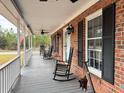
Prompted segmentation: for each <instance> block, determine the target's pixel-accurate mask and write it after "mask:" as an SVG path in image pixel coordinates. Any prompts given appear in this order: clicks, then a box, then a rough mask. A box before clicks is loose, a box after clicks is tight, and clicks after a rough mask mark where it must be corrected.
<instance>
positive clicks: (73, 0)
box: [70, 0, 78, 3]
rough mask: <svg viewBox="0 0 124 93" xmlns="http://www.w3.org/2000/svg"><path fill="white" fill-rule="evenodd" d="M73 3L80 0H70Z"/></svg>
mask: <svg viewBox="0 0 124 93" xmlns="http://www.w3.org/2000/svg"><path fill="white" fill-rule="evenodd" d="M70 1H71V2H72V3H75V2H76V1H78V0H70Z"/></svg>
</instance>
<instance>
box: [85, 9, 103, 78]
mask: <svg viewBox="0 0 124 93" xmlns="http://www.w3.org/2000/svg"><path fill="white" fill-rule="evenodd" d="M86 22H87V23H86V25H87V26H86V29H87V37H86V42H87V50H86V52H87V53H86V54H87V60H88V66H89V70H90V72H92V73H93V74H96V75H97V76H99V77H101V70H102V11H101V10H99V11H97V12H96V13H94V14H92V15H90V16H88V17H87V20H86ZM96 72H98V73H96Z"/></svg>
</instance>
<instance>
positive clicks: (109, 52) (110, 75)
mask: <svg viewBox="0 0 124 93" xmlns="http://www.w3.org/2000/svg"><path fill="white" fill-rule="evenodd" d="M114 49H115V4H111V5H109V6H107V7H106V8H104V9H103V69H102V70H103V71H102V78H103V79H104V80H106V81H107V82H109V83H111V84H114Z"/></svg>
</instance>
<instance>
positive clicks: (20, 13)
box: [11, 0, 34, 34]
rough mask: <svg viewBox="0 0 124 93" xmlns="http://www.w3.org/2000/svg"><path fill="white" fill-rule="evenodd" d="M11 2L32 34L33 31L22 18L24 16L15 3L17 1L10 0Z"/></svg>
mask: <svg viewBox="0 0 124 93" xmlns="http://www.w3.org/2000/svg"><path fill="white" fill-rule="evenodd" d="M11 2H12V4H13V5H14V7H15V9H16V10H17V12H18V13H19V15H20V16H21V18H22V19H23V20H24V22H25V24H26V25H27V27H28V29H29V30H30V32H31V33H32V34H34V33H33V31H32V28H31V26H30V25H29V24H28V22H27V21H26V20H25V18H24V16H23V12H22V10H21V8H20V7H19V5H18V4H17V2H16V1H15V0H11Z"/></svg>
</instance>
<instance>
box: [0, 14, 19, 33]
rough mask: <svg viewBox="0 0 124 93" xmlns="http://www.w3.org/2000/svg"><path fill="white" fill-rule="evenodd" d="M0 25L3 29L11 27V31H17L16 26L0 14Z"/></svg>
mask: <svg viewBox="0 0 124 93" xmlns="http://www.w3.org/2000/svg"><path fill="white" fill-rule="evenodd" d="M0 25H1V26H2V28H4V29H6V28H7V29H11V28H13V31H14V32H15V33H16V32H17V28H16V26H15V25H13V24H12V23H11V22H10V21H8V20H7V19H6V18H5V17H3V16H2V15H0Z"/></svg>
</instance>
